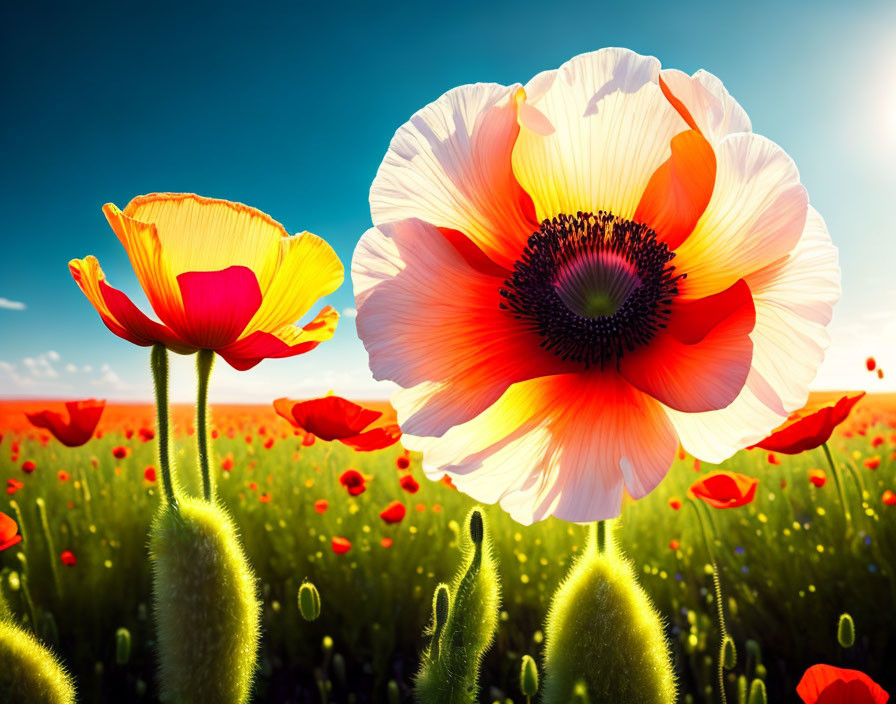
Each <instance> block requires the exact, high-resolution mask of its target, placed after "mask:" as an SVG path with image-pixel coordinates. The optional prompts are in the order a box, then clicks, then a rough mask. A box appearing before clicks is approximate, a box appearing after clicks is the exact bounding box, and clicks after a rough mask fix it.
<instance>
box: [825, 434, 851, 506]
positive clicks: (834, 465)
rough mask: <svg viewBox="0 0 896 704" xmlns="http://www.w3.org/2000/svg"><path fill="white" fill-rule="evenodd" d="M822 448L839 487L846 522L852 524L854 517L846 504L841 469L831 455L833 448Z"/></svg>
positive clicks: (838, 491)
mask: <svg viewBox="0 0 896 704" xmlns="http://www.w3.org/2000/svg"><path fill="white" fill-rule="evenodd" d="M821 447H822V448H823V449H824V456H825V457H827V459H828V466H830V468H831V474H833V475H834V483H835V484H836V485H837V493H839V494H840V504H841V505H842V506H843V513H844V514H845V516H846V522H847V523H850V522H852V515H851V514H850V512H849V504H848V503H846V492H845V491H844V489H843V478H842V477H841V476H840V469H839V467H838V466H837V463H836V462H834V457H833V456H832V455H831V448H829V447H828V444H827V443H826V442H825V443H822V444H821Z"/></svg>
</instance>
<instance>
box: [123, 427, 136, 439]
mask: <svg viewBox="0 0 896 704" xmlns="http://www.w3.org/2000/svg"><path fill="white" fill-rule="evenodd" d="M124 436H125V437H126V438H127V439H128V440H130V439H131V438H132V437H134V430H133V428H128V429H127V430H125V431H124Z"/></svg>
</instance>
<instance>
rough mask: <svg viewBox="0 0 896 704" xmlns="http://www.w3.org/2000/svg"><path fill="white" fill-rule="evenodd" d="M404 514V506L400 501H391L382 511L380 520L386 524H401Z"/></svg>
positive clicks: (405, 510) (405, 511)
mask: <svg viewBox="0 0 896 704" xmlns="http://www.w3.org/2000/svg"><path fill="white" fill-rule="evenodd" d="M405 513H407V509H406V508H405V507H404V504H403V503H401V501H393V502H392V503H390V504H389V505H388V506H386V508H384V509H383V510H382V512H381V513H380V518H382V519H383V520H384V521H385V522H386V523H401V522H402V521H403V520H404V516H405Z"/></svg>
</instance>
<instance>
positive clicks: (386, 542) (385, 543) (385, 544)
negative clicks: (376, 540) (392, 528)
mask: <svg viewBox="0 0 896 704" xmlns="http://www.w3.org/2000/svg"><path fill="white" fill-rule="evenodd" d="M380 545H382V546H383V547H384V548H391V547H392V538H383V539H382V540H381V541H380Z"/></svg>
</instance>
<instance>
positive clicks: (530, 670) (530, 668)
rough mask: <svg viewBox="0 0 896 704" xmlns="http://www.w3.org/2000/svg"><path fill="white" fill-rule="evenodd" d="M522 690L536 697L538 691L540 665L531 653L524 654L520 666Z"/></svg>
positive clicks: (528, 695) (527, 694) (529, 695)
mask: <svg viewBox="0 0 896 704" xmlns="http://www.w3.org/2000/svg"><path fill="white" fill-rule="evenodd" d="M520 691H521V692H522V693H523V694H525V695H526V696H527V697H534V696H535V695H536V694H537V693H538V667H537V666H536V665H535V660H533V659H532V656H531V655H523V663H522V666H521V667H520Z"/></svg>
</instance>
